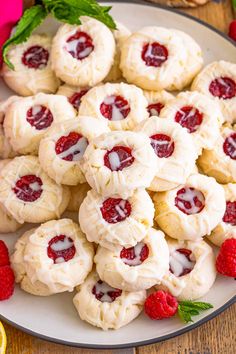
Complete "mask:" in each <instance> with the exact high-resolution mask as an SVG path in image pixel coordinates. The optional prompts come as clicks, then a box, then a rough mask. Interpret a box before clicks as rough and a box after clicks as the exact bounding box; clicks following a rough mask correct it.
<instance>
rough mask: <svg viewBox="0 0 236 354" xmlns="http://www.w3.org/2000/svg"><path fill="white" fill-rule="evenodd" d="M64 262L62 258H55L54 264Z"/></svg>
mask: <svg viewBox="0 0 236 354" xmlns="http://www.w3.org/2000/svg"><path fill="white" fill-rule="evenodd" d="M64 262H65V260H64V258H63V257H57V258H56V259H55V263H56V264H59V263H64Z"/></svg>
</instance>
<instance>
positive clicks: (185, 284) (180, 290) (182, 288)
mask: <svg viewBox="0 0 236 354" xmlns="http://www.w3.org/2000/svg"><path fill="white" fill-rule="evenodd" d="M167 243H168V247H169V254H170V261H169V272H168V273H167V274H166V275H165V276H164V278H163V279H162V285H164V286H167V288H168V289H169V291H170V292H171V294H173V295H174V296H177V297H179V298H180V299H190V300H191V299H192V300H194V299H197V298H199V297H200V296H203V295H204V294H205V293H206V292H207V291H208V290H209V289H210V287H211V286H212V284H213V282H214V280H215V277H216V270H215V258H214V254H213V250H212V248H211V247H210V246H209V245H208V244H207V243H206V242H205V241H201V240H199V241H196V242H192V241H176V240H172V239H169V238H168V239H167Z"/></svg>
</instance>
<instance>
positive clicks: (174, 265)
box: [169, 248, 196, 277]
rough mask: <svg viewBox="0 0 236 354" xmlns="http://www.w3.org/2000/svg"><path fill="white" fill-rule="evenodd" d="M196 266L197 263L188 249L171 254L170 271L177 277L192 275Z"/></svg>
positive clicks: (180, 249)
mask: <svg viewBox="0 0 236 354" xmlns="http://www.w3.org/2000/svg"><path fill="white" fill-rule="evenodd" d="M191 258H192V259H191ZM195 264H196V262H195V261H194V260H193V255H192V251H190V250H188V249H186V248H179V249H177V250H175V251H174V252H173V253H172V254H170V267H169V270H170V272H171V273H173V274H174V275H175V276H176V277H182V276H183V275H186V274H188V273H190V272H191V271H192V270H193V268H194V265H195Z"/></svg>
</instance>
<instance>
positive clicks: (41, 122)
mask: <svg viewBox="0 0 236 354" xmlns="http://www.w3.org/2000/svg"><path fill="white" fill-rule="evenodd" d="M26 120H27V122H28V123H29V124H30V125H31V126H32V127H34V128H35V129H37V130H43V129H46V128H48V127H50V125H51V124H52V122H53V115H52V112H51V111H50V109H48V108H47V107H45V106H41V105H36V106H33V107H31V108H30V109H28V111H27V113H26Z"/></svg>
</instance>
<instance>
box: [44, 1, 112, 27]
mask: <svg viewBox="0 0 236 354" xmlns="http://www.w3.org/2000/svg"><path fill="white" fill-rule="evenodd" d="M43 3H44V6H45V7H46V9H47V11H48V12H51V13H52V15H53V16H54V17H55V18H56V19H57V20H59V21H62V22H66V23H69V24H71V25H80V24H81V21H80V17H81V16H90V17H93V18H95V19H97V20H99V21H101V22H103V23H104V24H105V25H106V26H108V27H109V28H111V29H116V24H115V22H114V20H113V19H112V17H111V16H110V15H109V14H108V12H109V11H110V9H111V6H101V5H99V4H98V3H97V2H96V1H95V0H43Z"/></svg>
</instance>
